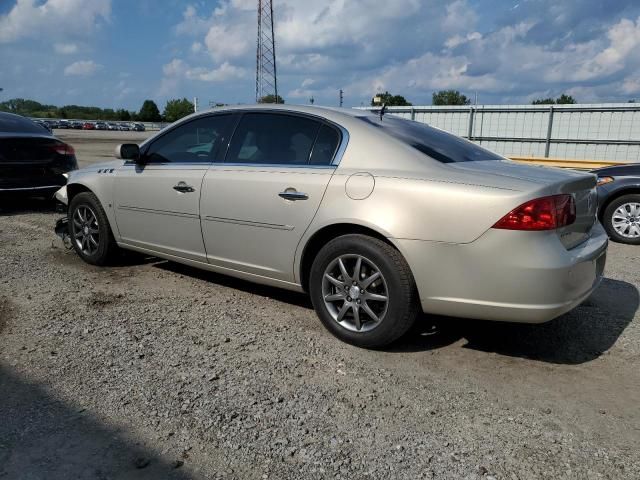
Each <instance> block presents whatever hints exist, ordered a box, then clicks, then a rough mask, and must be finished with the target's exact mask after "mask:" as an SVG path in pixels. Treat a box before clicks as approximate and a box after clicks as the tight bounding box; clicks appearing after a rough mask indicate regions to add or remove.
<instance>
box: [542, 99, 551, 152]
mask: <svg viewBox="0 0 640 480" xmlns="http://www.w3.org/2000/svg"><path fill="white" fill-rule="evenodd" d="M552 130H553V105H549V124H548V125H547V138H546V143H545V146H544V158H549V148H550V147H551V132H552Z"/></svg>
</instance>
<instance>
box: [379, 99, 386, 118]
mask: <svg viewBox="0 0 640 480" xmlns="http://www.w3.org/2000/svg"><path fill="white" fill-rule="evenodd" d="M385 113H387V104H386V103H383V104H382V108H381V109H380V121H382V117H383V116H384V114H385Z"/></svg>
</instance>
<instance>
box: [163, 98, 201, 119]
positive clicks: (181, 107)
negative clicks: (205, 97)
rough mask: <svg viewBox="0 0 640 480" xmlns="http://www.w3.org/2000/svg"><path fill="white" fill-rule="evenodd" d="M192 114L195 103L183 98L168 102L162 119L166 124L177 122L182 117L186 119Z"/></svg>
mask: <svg viewBox="0 0 640 480" xmlns="http://www.w3.org/2000/svg"><path fill="white" fill-rule="evenodd" d="M192 113H193V103H191V102H190V101H189V100H187V99H186V98H183V99H182V100H178V99H175V98H174V99H173V100H169V101H168V102H167V105H166V106H165V107H164V112H163V113H162V117H163V118H164V120H165V121H166V122H175V121H176V120H180V119H181V118H182V117H186V116H187V115H190V114H192Z"/></svg>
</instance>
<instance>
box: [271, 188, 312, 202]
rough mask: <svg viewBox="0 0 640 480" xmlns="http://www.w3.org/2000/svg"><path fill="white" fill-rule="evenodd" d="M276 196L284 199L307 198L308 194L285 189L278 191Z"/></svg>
mask: <svg viewBox="0 0 640 480" xmlns="http://www.w3.org/2000/svg"><path fill="white" fill-rule="evenodd" d="M278 196H280V197H282V198H284V199H285V200H308V199H309V195H307V194H306V193H303V192H296V191H295V190H285V191H284V192H280V193H279V194H278Z"/></svg>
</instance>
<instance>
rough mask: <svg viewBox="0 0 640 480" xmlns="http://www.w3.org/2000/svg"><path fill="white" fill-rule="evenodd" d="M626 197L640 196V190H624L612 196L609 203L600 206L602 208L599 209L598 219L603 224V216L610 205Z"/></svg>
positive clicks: (633, 188)
mask: <svg viewBox="0 0 640 480" xmlns="http://www.w3.org/2000/svg"><path fill="white" fill-rule="evenodd" d="M625 195H640V188H638V187H631V188H625V189H624V190H619V191H617V192H615V193H614V194H612V195H611V196H610V197H609V198H607V201H606V202H605V203H604V204H603V205H600V207H599V208H598V219H599V220H600V221H601V222H602V216H603V215H604V211H605V210H606V209H607V207H608V206H609V204H610V203H611V202H613V201H615V200H617V199H618V198H620V197H624V196H625Z"/></svg>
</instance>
